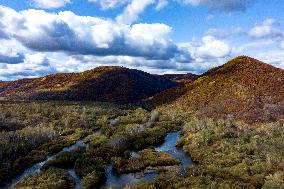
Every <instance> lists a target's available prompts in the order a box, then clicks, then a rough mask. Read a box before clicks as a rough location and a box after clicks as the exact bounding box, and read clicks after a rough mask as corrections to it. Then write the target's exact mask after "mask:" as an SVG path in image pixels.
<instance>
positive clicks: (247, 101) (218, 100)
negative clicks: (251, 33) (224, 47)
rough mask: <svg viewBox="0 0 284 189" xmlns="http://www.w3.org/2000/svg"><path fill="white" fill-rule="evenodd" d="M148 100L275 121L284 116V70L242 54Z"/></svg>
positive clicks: (208, 114)
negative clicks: (191, 80) (189, 81)
mask: <svg viewBox="0 0 284 189" xmlns="http://www.w3.org/2000/svg"><path fill="white" fill-rule="evenodd" d="M150 101H152V102H154V103H156V104H161V103H165V102H167V101H168V102H169V103H171V104H172V105H173V106H175V107H181V108H185V109H187V110H191V111H193V112H197V114H198V116H201V117H212V118H216V119H221V118H223V119H236V120H243V121H246V122H248V123H255V122H266V121H275V120H278V119H280V118H283V116H284V70H282V69H278V68H275V67H273V66H271V65H269V64H265V63H263V62H261V61H258V60H256V59H253V58H250V57H246V56H241V57H237V58H235V59H233V60H231V61H229V62H228V63H226V64H224V65H222V66H220V67H217V68H213V69H211V70H209V71H208V72H206V73H204V74H203V75H201V76H200V77H199V78H198V79H196V80H194V81H193V82H191V83H187V84H185V85H183V86H178V87H176V88H171V89H169V90H166V91H163V92H162V93H161V94H157V95H155V96H154V97H152V98H151V100H150Z"/></svg>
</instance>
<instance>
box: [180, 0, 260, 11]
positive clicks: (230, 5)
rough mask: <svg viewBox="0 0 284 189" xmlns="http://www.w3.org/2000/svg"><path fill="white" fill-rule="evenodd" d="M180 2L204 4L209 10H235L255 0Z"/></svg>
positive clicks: (195, 0)
mask: <svg viewBox="0 0 284 189" xmlns="http://www.w3.org/2000/svg"><path fill="white" fill-rule="evenodd" d="M179 1H180V2H182V3H184V4H188V5H192V6H199V5H206V6H208V7H209V8H210V9H211V10H213V11H215V10H219V11H220V10H221V11H228V12H230V11H236V10H245V9H246V8H247V7H248V6H249V5H250V4H251V3H253V2H255V1H256V0H217V1H216V0H179Z"/></svg>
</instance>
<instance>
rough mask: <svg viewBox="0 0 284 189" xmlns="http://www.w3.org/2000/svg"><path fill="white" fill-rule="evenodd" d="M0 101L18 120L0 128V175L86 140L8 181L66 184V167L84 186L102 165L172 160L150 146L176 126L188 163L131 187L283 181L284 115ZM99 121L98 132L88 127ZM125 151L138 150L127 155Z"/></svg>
mask: <svg viewBox="0 0 284 189" xmlns="http://www.w3.org/2000/svg"><path fill="white" fill-rule="evenodd" d="M2 107H3V109H1V112H0V113H1V116H2V117H6V118H7V119H3V120H5V121H6V122H4V123H17V124H18V125H21V126H20V127H15V128H13V129H2V132H1V133H0V137H1V138H0V139H1V140H0V145H1V148H0V151H1V153H0V157H1V158H2V159H1V163H2V164H1V167H0V168H1V169H0V174H1V177H0V178H1V182H4V181H6V180H7V179H9V178H11V176H13V175H15V174H18V173H20V172H21V171H23V169H25V168H28V167H29V166H31V165H32V164H33V163H35V162H39V161H40V160H43V159H45V158H46V156H47V155H50V154H55V153H57V152H59V151H60V150H62V148H63V147H65V146H69V145H71V144H73V143H74V142H75V141H77V140H79V139H83V140H84V141H85V143H88V147H87V148H79V149H77V150H75V151H72V152H64V153H61V154H58V155H56V156H55V158H54V159H53V160H52V161H50V162H48V163H47V164H46V165H45V166H44V167H43V169H42V172H41V173H40V174H37V175H34V176H31V177H28V178H26V179H24V180H23V181H22V182H20V183H18V184H17V185H16V186H15V188H17V187H18V188H23V187H27V188H28V187H30V188H31V187H33V186H37V188H46V187H43V186H44V185H45V184H46V186H47V187H49V188H64V187H66V186H68V187H71V186H73V184H74V183H73V181H72V178H71V177H70V176H69V175H68V172H67V170H68V169H74V170H75V172H76V174H77V175H78V176H79V177H80V178H81V181H82V187H83V188H96V187H99V186H101V185H103V183H104V182H105V180H106V167H107V165H109V164H112V165H113V168H114V170H115V171H116V172H119V173H129V172H137V171H138V172H140V171H141V172H145V171H147V168H149V167H150V168H151V167H156V168H157V169H154V170H155V171H157V170H158V169H160V168H161V169H162V168H165V166H166V167H167V166H169V167H175V165H178V164H179V162H178V160H177V159H174V158H172V157H171V156H169V155H168V154H166V153H161V152H156V151H155V150H154V149H153V148H151V146H157V145H159V144H161V143H162V142H163V141H164V137H165V136H166V135H167V133H169V132H172V131H177V130H180V129H182V132H181V139H180V141H179V142H178V146H179V147H181V148H183V149H184V151H185V152H186V153H187V154H188V155H189V156H191V157H192V159H193V160H194V162H195V166H194V167H190V168H187V169H186V171H185V173H184V174H183V175H179V174H178V173H177V171H176V169H170V168H169V169H165V170H163V171H161V172H159V173H160V175H159V176H158V177H156V178H155V180H154V181H153V182H149V183H140V184H136V185H134V186H131V187H132V188H143V189H144V188H151V189H152V188H161V189H164V188H193V189H194V188H198V189H199V188H244V189H246V188H264V189H268V188H284V152H283V150H282V149H283V148H284V124H283V121H282V122H281V121H279V122H274V123H255V124H247V123H244V122H235V121H233V120H231V119H229V120H227V121H216V120H211V119H205V118H204V119H200V118H199V119H198V118H195V117H194V114H192V113H191V112H188V111H186V109H181V108H176V109H173V107H172V106H167V107H165V106H164V107H160V108H159V109H158V110H154V111H152V112H149V111H146V110H144V109H142V108H136V109H135V108H128V107H114V106H111V105H109V104H91V105H86V104H76V103H75V104H74V103H65V104H63V103H32V104H26V103H19V104H16V103H15V104H14V103H3V104H1V108H2ZM51 107H53V108H51ZM35 115H36V116H35ZM35 117H38V118H35ZM26 119H27V120H26ZM110 119H113V120H114V121H113V122H110ZM35 120H36V121H35ZM38 120H40V121H38ZM1 123H3V122H1ZM27 123H29V124H28V125H27ZM12 125H13V124H12ZM22 125H25V126H22ZM3 128H9V127H7V125H6V126H5V127H3ZM98 128H101V130H100V132H98V133H96V134H93V131H96V130H97V129H98ZM143 149H145V150H143ZM140 150H142V151H140ZM132 151H140V152H138V154H137V156H134V157H132V156H131V152H132ZM57 177H58V178H57ZM55 178H56V179H55ZM53 179H54V181H53ZM47 181H48V182H49V183H47Z"/></svg>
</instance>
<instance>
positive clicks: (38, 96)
mask: <svg viewBox="0 0 284 189" xmlns="http://www.w3.org/2000/svg"><path fill="white" fill-rule="evenodd" d="M0 97H2V98H6V99H21V100H25V99H32V100H72V101H107V102H117V103H133V102H141V101H144V102H147V103H151V104H154V105H162V104H172V105H173V106H175V107H177V108H178V107H180V108H186V109H188V110H192V111H194V112H197V114H198V115H199V116H204V117H212V118H222V119H240V120H245V121H247V122H258V121H260V122H264V121H273V120H277V119H279V118H281V117H283V115H284V70H282V69H278V68H275V67H273V66H271V65H269V64H265V63H263V62H261V61H258V60H256V59H253V58H250V57H246V56H241V57H237V58H235V59H233V60H231V61H229V62H228V63H226V64H224V65H222V66H220V67H217V68H213V69H211V70H209V71H208V72H206V73H204V74H203V75H201V76H197V75H194V74H168V75H151V74H148V73H145V72H143V71H139V70H133V69H128V68H124V67H98V68H95V69H93V70H89V71H86V72H82V73H70V74H55V75H49V76H46V77H41V78H37V79H21V80H17V81H11V82H0Z"/></svg>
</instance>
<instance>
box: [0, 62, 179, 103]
mask: <svg viewBox="0 0 284 189" xmlns="http://www.w3.org/2000/svg"><path fill="white" fill-rule="evenodd" d="M176 85H177V83H176V82H174V81H171V80H169V79H167V78H163V77H160V76H155V75H151V74H148V73H146V72H143V71H139V70H135V69H128V68H124V67H117V66H102V67H97V68H95V69H92V70H87V71H85V72H82V73H67V74H53V75H48V76H45V77H40V78H36V79H21V80H16V81H11V82H5V83H1V84H0V96H2V97H9V98H12V99H13V98H20V99H29V100H72V101H76V100H78V101H109V102H118V103H130V102H135V101H139V100H141V99H143V98H147V97H149V96H152V95H154V94H156V93H158V92H161V91H163V90H165V89H168V88H171V87H174V86H176Z"/></svg>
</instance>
